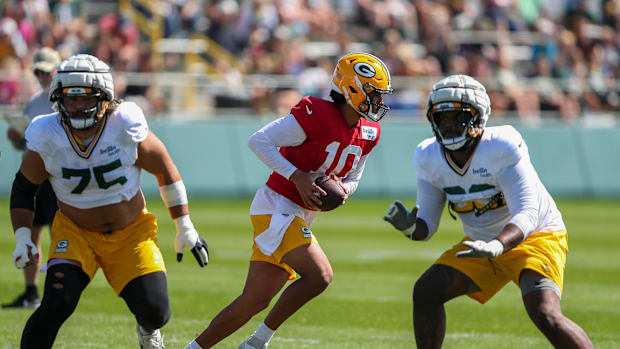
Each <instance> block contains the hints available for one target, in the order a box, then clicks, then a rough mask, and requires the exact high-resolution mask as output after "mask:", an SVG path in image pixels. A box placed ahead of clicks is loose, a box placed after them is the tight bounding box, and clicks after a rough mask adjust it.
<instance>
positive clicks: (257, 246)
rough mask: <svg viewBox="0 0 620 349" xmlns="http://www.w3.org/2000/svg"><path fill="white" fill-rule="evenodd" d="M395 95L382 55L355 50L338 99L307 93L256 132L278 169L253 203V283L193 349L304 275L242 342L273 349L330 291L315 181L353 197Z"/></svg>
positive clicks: (338, 74) (255, 142)
mask: <svg viewBox="0 0 620 349" xmlns="http://www.w3.org/2000/svg"><path fill="white" fill-rule="evenodd" d="M391 93H392V88H391V84H390V73H389V71H388V69H387V67H386V66H385V64H384V63H383V62H382V61H381V60H380V59H379V58H377V57H375V56H373V55H370V54H367V53H352V54H348V55H346V56H344V57H342V58H340V60H339V61H338V63H337V65H336V69H335V70H334V76H333V79H332V91H331V94H330V97H331V98H332V101H327V100H324V99H320V98H316V97H311V96H306V97H304V98H302V99H301V101H299V103H297V105H296V106H295V107H293V108H292V109H291V113H290V115H287V116H285V117H282V118H280V119H278V120H275V121H273V122H271V123H269V124H267V125H266V126H264V127H263V128H262V129H260V130H258V131H257V132H256V133H254V134H253V135H252V136H251V137H250V140H249V146H250V148H251V149H252V151H254V153H256V155H257V156H258V157H259V158H260V159H261V160H262V161H263V162H264V163H265V164H266V165H267V166H269V168H271V169H272V170H273V173H272V174H271V176H270V177H269V179H268V180H267V183H266V185H264V186H262V187H261V188H259V189H258V191H257V192H256V195H255V197H254V200H253V202H252V206H251V208H250V217H251V220H252V225H253V227H254V244H253V246H252V249H253V253H252V257H251V258H250V269H249V271H248V276H247V279H246V283H245V287H244V288H243V291H242V293H241V295H240V296H239V297H237V298H236V299H235V300H234V301H233V302H232V303H230V304H229V305H227V306H226V307H225V308H224V309H223V310H222V311H220V313H219V314H218V315H217V316H216V317H215V318H214V319H213V320H212V321H211V323H210V324H209V326H208V327H207V329H206V330H205V331H204V332H202V333H201V334H200V336H198V338H196V340H195V341H193V342H192V343H190V344H189V345H188V346H187V348H190V349H191V348H196V349H199V348H210V347H212V346H214V345H215V344H216V343H218V342H219V341H221V340H222V339H224V338H226V337H227V336H229V335H230V334H232V333H233V332H235V331H236V330H237V329H239V328H240V327H241V326H243V325H244V324H245V323H246V322H248V321H249V320H250V319H251V318H252V317H253V316H254V315H255V314H257V313H258V312H260V311H261V310H263V309H265V308H266V307H267V306H268V305H269V303H270V302H271V300H272V298H273V297H274V296H275V295H276V294H277V293H278V292H279V291H280V290H281V289H282V287H284V284H285V283H286V281H287V280H294V279H295V277H296V274H299V275H300V276H301V278H299V279H297V280H296V281H294V282H293V283H292V284H290V285H289V286H288V287H287V288H286V289H285V290H284V292H283V293H282V295H281V296H280V297H279V299H278V301H277V302H276V304H275V305H274V306H273V308H272V309H271V311H270V312H269V314H268V315H267V317H266V318H265V321H264V322H263V323H261V324H260V326H259V327H258V329H257V330H256V332H254V333H253V334H252V335H251V336H250V337H249V338H248V339H246V340H245V341H244V342H243V343H241V345H240V346H239V348H243V349H263V348H267V345H268V343H269V340H270V339H271V338H272V336H273V334H274V331H275V330H276V329H277V328H278V327H279V326H280V325H281V324H282V323H283V322H284V321H285V320H286V319H288V318H289V317H290V316H291V315H293V313H295V312H296V311H297V310H298V309H299V308H301V307H302V306H303V305H304V304H306V303H307V302H308V301H310V300H311V299H312V298H314V297H316V296H317V295H319V294H320V293H321V292H323V291H324V290H325V289H326V288H327V286H328V285H329V284H330V282H331V280H332V275H333V272H332V268H331V265H330V263H329V260H328V259H327V256H326V255H325V253H324V252H323V250H322V249H321V247H320V246H319V244H318V242H317V240H316V238H315V237H314V235H313V233H312V232H311V231H310V226H311V225H312V222H313V221H314V218H315V217H316V214H317V211H318V206H317V205H320V204H321V201H320V200H321V199H320V196H318V195H317V193H319V194H321V195H325V194H326V193H325V192H324V191H323V190H322V189H321V188H319V187H318V186H317V185H316V184H315V183H314V179H315V178H317V177H319V176H323V175H333V176H335V177H336V178H337V179H338V181H339V183H340V184H341V185H342V187H343V188H344V190H345V192H346V193H347V194H348V195H351V194H353V192H354V191H355V189H356V188H357V184H358V182H359V179H360V178H361V176H362V172H363V171H364V165H365V163H366V158H367V157H368V154H369V153H370V152H371V151H372V149H373V148H374V147H375V145H377V142H378V141H379V137H380V132H381V128H380V126H379V123H378V121H379V120H380V119H381V118H382V117H383V116H384V115H385V113H386V112H387V111H388V110H389V108H388V107H387V106H386V105H385V104H384V102H383V95H384V94H391Z"/></svg>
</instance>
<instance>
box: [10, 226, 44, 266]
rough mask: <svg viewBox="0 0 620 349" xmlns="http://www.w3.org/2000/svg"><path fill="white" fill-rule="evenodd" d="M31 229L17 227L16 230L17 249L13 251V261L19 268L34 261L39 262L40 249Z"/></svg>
mask: <svg viewBox="0 0 620 349" xmlns="http://www.w3.org/2000/svg"><path fill="white" fill-rule="evenodd" d="M31 234H32V233H31V230H30V228H27V227H20V228H17V230H16V231H15V239H16V240H17V241H16V245H15V251H13V263H15V267H17V268H18V269H23V268H25V267H27V266H29V265H31V264H33V263H38V262H39V251H38V250H37V246H36V245H35V244H34V243H33V242H32V237H31Z"/></svg>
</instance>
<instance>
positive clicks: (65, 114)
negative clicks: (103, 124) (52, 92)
mask: <svg viewBox="0 0 620 349" xmlns="http://www.w3.org/2000/svg"><path fill="white" fill-rule="evenodd" d="M55 98H56V100H57V102H58V109H59V112H60V115H61V117H62V120H63V122H64V123H65V124H66V125H67V126H69V127H70V128H71V129H73V130H80V131H83V130H88V129H90V128H93V127H94V126H95V125H97V123H98V122H99V120H101V118H102V117H103V115H104V114H105V111H106V110H107V108H108V103H109V102H108V101H106V100H104V96H103V94H102V93H101V92H100V91H99V90H97V89H94V88H88V87H66V88H63V89H61V91H60V93H58V94H56V96H55ZM66 98H89V99H90V100H92V103H87V107H85V108H84V109H81V110H75V111H69V110H68V109H67V106H66V105H65V99H66Z"/></svg>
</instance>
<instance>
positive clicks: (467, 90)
mask: <svg viewBox="0 0 620 349" xmlns="http://www.w3.org/2000/svg"><path fill="white" fill-rule="evenodd" d="M454 111H459V112H461V114H460V115H459V119H458V121H459V122H460V127H462V128H463V130H462V131H460V130H459V132H461V134H460V135H459V136H456V137H452V138H446V137H444V136H443V135H442V134H441V132H440V130H439V126H440V123H441V119H442V114H443V113H446V112H454ZM490 115H491V101H490V99H489V96H488V95H487V93H486V89H485V88H484V86H483V85H482V84H481V83H480V82H478V81H477V80H476V79H474V78H472V77H471V76H467V75H450V76H448V77H446V78H444V79H441V80H440V81H439V82H437V83H436V84H435V85H434V86H433V90H432V91H431V93H430V95H429V96H428V102H427V103H426V117H427V118H428V121H429V122H430V123H431V126H432V127H433V132H434V133H435V137H436V138H437V141H438V142H439V143H440V144H441V145H443V146H444V147H445V148H446V149H449V150H458V149H461V148H462V147H463V146H464V145H466V144H468V143H469V142H470V141H471V140H473V139H474V138H476V137H478V136H480V135H481V134H482V130H483V129H484V127H485V126H486V123H487V120H489V116H490Z"/></svg>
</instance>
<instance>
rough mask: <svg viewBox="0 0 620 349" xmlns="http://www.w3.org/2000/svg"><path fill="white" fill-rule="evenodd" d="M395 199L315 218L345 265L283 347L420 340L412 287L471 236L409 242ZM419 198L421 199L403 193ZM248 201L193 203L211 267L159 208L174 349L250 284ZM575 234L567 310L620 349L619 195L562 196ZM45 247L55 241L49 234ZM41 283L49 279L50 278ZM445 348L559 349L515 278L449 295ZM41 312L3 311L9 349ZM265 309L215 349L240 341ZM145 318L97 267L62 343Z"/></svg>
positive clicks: (2, 241) (296, 321) (281, 338)
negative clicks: (394, 221)
mask: <svg viewBox="0 0 620 349" xmlns="http://www.w3.org/2000/svg"><path fill="white" fill-rule="evenodd" d="M392 199H393V198H377V199H369V198H352V199H351V200H350V201H349V202H347V204H346V205H345V206H344V207H342V208H339V209H338V210H336V211H332V212H327V213H322V214H320V215H319V217H318V218H317V220H316V222H315V225H314V226H313V227H312V230H313V232H314V233H315V234H316V236H317V237H318V239H319V242H320V243H321V246H322V247H323V249H324V250H325V251H326V253H327V255H328V257H329V258H330V260H331V262H332V266H333V269H334V280H333V282H332V284H331V285H330V287H329V288H328V289H327V290H326V291H325V293H323V294H322V295H320V296H319V297H318V298H316V299H314V300H313V301H311V302H310V303H309V304H307V305H306V306H305V307H304V308H302V309H301V310H300V311H299V312H298V313H296V314H295V315H293V317H292V318H291V319H289V321H287V322H286V323H285V324H284V325H283V326H282V327H281V328H280V329H279V330H278V332H277V333H276V336H275V338H274V340H273V341H272V344H271V345H270V346H269V347H270V349H271V348H273V349H278V348H333V349H336V348H338V349H342V348H414V347H415V346H414V344H413V334H412V319H411V293H412V286H413V283H414V282H415V280H416V279H417V278H418V277H419V276H420V275H421V273H423V272H424V270H426V268H428V267H429V266H430V265H431V263H432V262H433V260H434V259H435V258H437V257H438V256H439V254H440V253H441V252H442V251H443V250H444V249H446V248H448V247H449V246H451V245H452V244H454V243H455V242H457V241H458V240H459V239H460V238H461V236H462V233H461V232H460V229H459V225H460V222H455V221H453V220H452V219H450V218H449V217H448V216H447V215H445V216H444V217H443V219H442V225H441V227H440V231H439V232H438V233H437V234H436V235H435V236H434V237H433V239H431V240H430V241H428V242H410V241H407V240H406V239H404V238H403V237H402V236H400V233H398V232H397V231H395V230H393V229H392V228H391V227H390V226H389V225H388V224H387V223H385V222H383V221H382V220H381V216H382V215H383V213H384V212H385V209H386V208H387V206H388V205H389V204H390V203H391V201H392ZM401 199H403V201H405V202H406V203H407V204H408V205H411V204H412V203H413V198H401ZM249 204H250V200H249V199H237V200H233V199H209V200H197V199H194V200H191V201H190V208H191V211H192V217H193V221H194V224H195V225H196V227H197V229H198V231H199V232H200V233H201V234H202V235H203V236H204V237H205V238H206V240H207V242H208V243H209V246H210V248H211V263H210V264H209V266H208V267H207V268H205V269H200V268H199V267H198V265H197V264H196V262H195V261H194V260H193V257H192V256H191V254H186V256H185V258H184V261H183V262H182V263H177V262H176V260H175V258H174V245H173V243H174V227H173V224H172V221H171V220H170V218H169V216H168V214H167V211H166V209H165V208H164V207H163V205H162V203H161V201H160V200H159V199H157V198H153V199H151V200H149V203H148V206H149V208H150V209H151V211H153V212H154V213H155V214H156V215H157V216H158V218H159V220H160V246H161V249H162V252H163V254H164V258H165V260H166V262H167V267H168V272H169V291H170V299H171V305H172V318H171V320H170V322H169V323H168V324H167V325H166V326H165V327H164V329H163V333H164V335H165V340H166V347H167V348H184V347H185V345H187V343H188V342H189V341H191V340H192V339H193V338H194V337H195V336H196V335H197V334H198V333H199V332H201V331H202V330H203V329H204V328H205V326H206V325H207V324H208V323H209V321H210V319H211V318H212V317H213V316H214V315H215V314H217V312H218V311H219V310H220V309H221V308H222V307H224V306H225V305H226V304H228V303H229V302H230V301H231V300H232V299H234V298H235V297H236V296H237V295H238V294H239V292H240V291H241V287H242V286H243V283H244V281H245V276H246V272H247V267H248V259H249V255H250V245H251V239H250V236H251V235H250V222H249V218H248V216H247V212H248V207H249ZM558 206H559V207H560V209H561V211H562V213H563V216H564V219H565V222H566V224H567V226H568V231H569V249H570V251H569V255H568V263H567V269H566V273H565V287H564V297H563V309H564V313H565V314H567V315H568V316H569V317H570V318H572V319H573V320H574V321H575V322H577V323H578V324H580V325H581V326H582V327H583V328H584V329H585V330H586V332H588V334H589V335H590V337H591V338H592V341H593V342H594V344H595V347H597V348H618V347H620V331H619V329H620V327H619V325H618V324H619V322H618V319H620V308H619V307H618V304H620V277H618V275H620V259H619V258H618V249H619V247H620V234H619V233H620V228H619V227H620V214H619V213H618V211H619V209H620V201H588V200H583V201H582V200H559V201H558ZM0 210H1V212H2V213H0V226H1V227H4V228H2V229H1V231H0V261H2V263H0V301H1V302H6V301H9V300H11V299H12V298H13V297H14V296H15V295H16V294H17V293H18V292H21V291H22V288H23V281H22V280H23V279H22V274H21V272H20V271H18V270H16V269H15V267H14V266H13V263H12V260H11V253H12V251H13V249H14V238H13V237H12V230H11V229H10V220H9V214H8V212H9V209H8V199H6V198H5V199H4V200H2V203H1V204H0ZM45 236H46V237H45V240H44V256H46V255H47V246H48V245H49V238H48V237H47V234H45ZM41 284H42V282H41ZM446 310H447V315H448V328H447V336H446V339H445V342H444V348H528V349H531V348H550V347H551V346H550V345H549V344H548V342H547V341H546V340H545V338H544V337H543V335H542V334H540V333H539V332H538V331H537V330H536V328H535V327H534V325H533V324H532V323H531V322H530V320H529V319H528V317H527V314H526V313H525V310H524V308H523V305H522V302H521V299H520V293H519V290H518V289H517V287H516V286H514V285H513V284H509V285H507V286H506V287H505V288H504V289H503V290H502V291H501V292H500V293H499V294H498V295H496V296H495V298H493V299H492V300H491V301H489V302H488V303H487V304H486V305H479V304H478V303H477V302H474V301H473V300H470V299H469V298H467V297H461V298H459V299H456V300H453V301H451V302H449V303H448V304H447V306H446ZM30 313H31V311H28V310H0V349H4V348H18V347H19V339H20V336H21V331H22V328H23V326H24V324H25V322H26V320H27V319H28V316H29V314H30ZM265 315H266V312H263V313H261V314H259V315H257V316H256V317H255V318H253V319H252V320H251V321H250V322H249V323H248V324H247V325H246V326H244V327H243V328H241V329H240V330H239V331H237V332H236V333H235V334H233V335H232V336H230V337H229V338H227V339H226V340H224V341H223V342H222V343H220V344H219V345H218V346H216V348H237V345H238V344H239V343H240V342H241V341H242V340H243V339H245V337H246V336H248V335H249V334H250V333H251V332H252V331H253V330H254V329H255V328H256V326H257V325H258V324H259V323H260V322H261V321H262V319H263V318H264V316H265ZM137 346H138V345H137V340H136V333H135V320H134V319H133V316H132V315H131V314H130V313H129V311H128V310H127V308H126V306H125V304H124V302H123V301H122V299H120V298H117V297H116V296H115V294H114V292H113V291H112V289H111V288H110V287H109V286H108V285H107V283H106V280H105V278H104V276H103V273H102V272H98V273H97V275H96V277H95V279H94V280H93V282H92V283H91V284H90V285H89V287H88V288H87V289H86V291H85V292H84V294H83V295H82V298H81V300H80V304H79V305H78V308H77V309H76V311H75V313H74V314H73V316H72V317H71V318H69V320H68V321H67V322H66V323H65V324H64V326H63V327H62V328H61V330H60V332H59V334H58V337H57V340H56V344H55V346H54V348H137Z"/></svg>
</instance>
